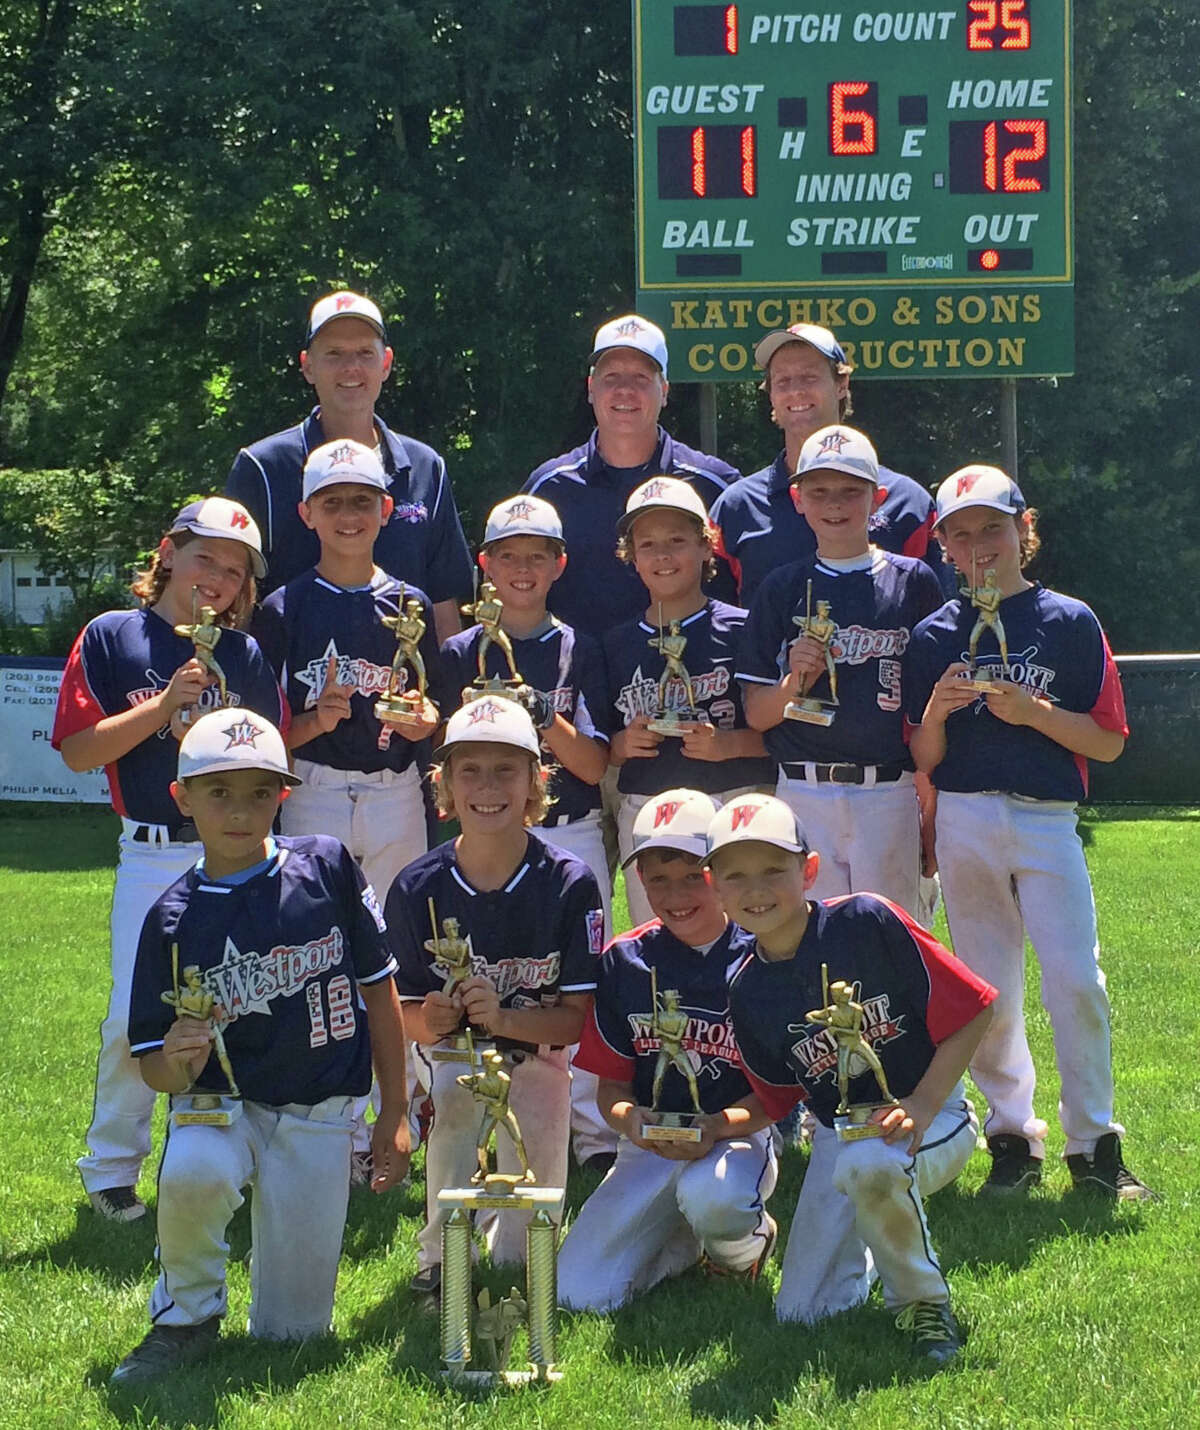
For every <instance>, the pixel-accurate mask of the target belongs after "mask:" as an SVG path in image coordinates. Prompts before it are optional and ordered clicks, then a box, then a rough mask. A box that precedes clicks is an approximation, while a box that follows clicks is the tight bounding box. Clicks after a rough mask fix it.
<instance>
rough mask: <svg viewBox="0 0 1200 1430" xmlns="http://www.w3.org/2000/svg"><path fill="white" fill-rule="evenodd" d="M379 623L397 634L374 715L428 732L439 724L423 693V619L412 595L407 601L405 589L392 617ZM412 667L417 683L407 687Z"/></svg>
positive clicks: (427, 698)
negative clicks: (384, 688)
mask: <svg viewBox="0 0 1200 1430" xmlns="http://www.w3.org/2000/svg"><path fill="white" fill-rule="evenodd" d="M381 624H382V625H385V626H387V627H388V628H389V630H392V631H394V632H395V634H396V654H395V656H394V658H393V660H392V673H391V675H390V677H389V678H388V688H387V694H386V695H384V696H381V697H380V699H379V700H377V701H376V702H375V715H376V718H377V719H378V720H380V721H381V722H382V723H383V724H384V725H424V726H427V727H428V728H429V729H430V730H432V729H433V728H434V726H436V724H437V722H438V711H437V706H436V705H434V703H433V702H432V701H431V700H430V699H429V697H428V695H427V694H426V693H425V692H426V675H425V661H424V658H423V657H422V655H421V649H420V647H421V642H422V641H423V640H424V639H425V617H424V615H423V614H422V611H421V603H420V601H418V600H417V599H416V597H415V596H410V597H409V598H408V599H407V600H405V597H404V587H403V586H401V588H400V599H399V601H398V602H397V605H396V614H395V615H394V616H383V617H382V618H381ZM406 665H407V666H411V667H412V671H413V675H414V676H415V677H416V684H415V685H414V686H412V687H411V689H410V688H409V686H408V677H407V675H406V673H405V669H404V668H405V666H406Z"/></svg>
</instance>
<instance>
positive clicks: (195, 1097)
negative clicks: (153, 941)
mask: <svg viewBox="0 0 1200 1430" xmlns="http://www.w3.org/2000/svg"><path fill="white" fill-rule="evenodd" d="M162 1001H163V1002H164V1003H167V1004H169V1005H170V1006H171V1007H172V1008H174V1009H175V1013H176V1016H177V1017H180V1018H197V1019H199V1021H200V1022H202V1023H207V1024H208V1026H209V1028H210V1030H211V1032H212V1041H213V1051H214V1052H215V1053H216V1055H217V1061H218V1062H219V1063H220V1065H221V1071H222V1072H223V1073H224V1074H225V1077H226V1080H227V1081H228V1083H229V1094H228V1096H225V1095H224V1094H222V1093H219V1092H185V1093H177V1094H176V1095H175V1096H174V1097H173V1098H172V1099H171V1121H172V1122H173V1123H174V1124H175V1125H176V1127H189V1126H206V1127H229V1126H231V1125H232V1124H233V1123H234V1122H236V1121H237V1119H238V1118H239V1117H240V1116H241V1113H242V1103H241V1096H242V1094H241V1093H240V1092H239V1091H238V1085H237V1082H236V1080H235V1078H234V1076H233V1064H232V1063H231V1062H230V1061H229V1053H228V1051H227V1050H226V1047H225V1038H224V1035H223V1034H222V1032H221V1022H220V1019H219V1017H218V1011H219V1005H218V1003H217V1000H216V999H215V998H214V997H213V995H212V994H211V993H210V992H209V991H208V989H207V988H205V986H204V984H203V983H202V982H201V981H200V968H199V965H197V964H194V963H189V964H188V966H187V967H186V968H185V969H184V970H183V987H182V988H181V987H180V986H179V945H178V944H177V943H173V944H172V945H171V987H170V988H168V989H167V990H166V991H165V992H164V993H163V995H162Z"/></svg>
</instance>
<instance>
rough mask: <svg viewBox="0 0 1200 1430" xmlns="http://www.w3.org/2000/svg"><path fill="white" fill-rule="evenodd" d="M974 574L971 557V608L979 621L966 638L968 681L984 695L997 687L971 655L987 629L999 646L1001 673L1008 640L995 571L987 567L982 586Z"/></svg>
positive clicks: (1005, 667) (1004, 667)
mask: <svg viewBox="0 0 1200 1430" xmlns="http://www.w3.org/2000/svg"><path fill="white" fill-rule="evenodd" d="M976 578H977V573H976V570H975V556H974V553H972V555H971V605H972V606H974V608H975V609H976V610H977V611H978V612H979V618H978V619H977V620H976V622H975V624H974V626H973V627H972V628H971V635H970V639H969V640H968V641H967V656H968V662H969V664H970V666H971V679H972V680H973V681H974V682H975V689H976V690H978V691H980V692H982V693H983V694H986V693H987V692H988V691H989V690H998V689H999V688H1000V687H999V686H998V685H996V683H995V682H994V681H992V680H989V679H988V674H987V671H986V669H983V668H981V667H979V666H977V665H976V663H975V652H976V651H977V650H978V649H979V638H980V636H982V635H983V633H984V631H987V630H990V631H991V632H992V634H993V635H994V636H995V637H996V641H997V643H998V644H999V646H1000V659H1001V661H1002V665H1001V673H1003V672H1004V671H1006V670H1007V669H1008V638H1007V637H1006V636H1005V634H1004V622H1003V621H1002V620H1001V619H1000V602H1001V601H1002V600H1003V599H1004V597H1003V595H1002V594H1001V592H1000V587H999V586H998V585H997V584H996V572H995V569H994V568H992V567H989V568H988V569H987V570H986V571H985V572H984V573H983V585H982V586H980V585H977V584H976Z"/></svg>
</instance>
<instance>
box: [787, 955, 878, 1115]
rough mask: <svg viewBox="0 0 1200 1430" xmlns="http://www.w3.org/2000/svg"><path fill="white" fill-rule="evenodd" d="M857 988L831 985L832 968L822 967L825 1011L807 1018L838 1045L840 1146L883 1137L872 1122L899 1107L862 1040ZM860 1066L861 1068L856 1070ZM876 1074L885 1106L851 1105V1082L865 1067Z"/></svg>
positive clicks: (816, 1011) (817, 1010) (873, 1054)
mask: <svg viewBox="0 0 1200 1430" xmlns="http://www.w3.org/2000/svg"><path fill="white" fill-rule="evenodd" d="M856 987H857V985H856V984H853V983H844V982H842V980H841V979H838V980H837V981H836V982H835V983H832V984H831V983H830V982H829V965H828V964H826V963H823V964H822V965H821V996H822V997H823V998H824V1000H825V1006H824V1007H823V1008H814V1009H813V1010H812V1011H811V1012H809V1013H806V1014H805V1015H804V1016H805V1018H806V1020H807V1021H808V1022H810V1023H819V1024H820V1025H821V1026H822V1027H823V1028H828V1029H829V1031H830V1032H831V1033H832V1034H833V1037H834V1041H835V1042H836V1043H837V1085H838V1105H837V1111H836V1112H835V1113H834V1118H833V1126H834V1130H835V1131H836V1133H837V1136H838V1140H839V1141H841V1142H858V1141H861V1140H862V1139H863V1138H865V1137H882V1136H883V1128H882V1127H880V1125H879V1124H878V1123H877V1122H874V1121H872V1117H873V1115H874V1114H875V1113H876V1112H879V1111H882V1110H884V1109H886V1108H889V1107H896V1106H898V1103H897V1101H896V1099H895V1098H894V1097H893V1096H892V1093H891V1089H890V1088H889V1087H888V1085H887V1077H886V1075H885V1074H884V1071H883V1064H882V1063H881V1062H880V1061H879V1056H878V1054H877V1053H876V1052H875V1049H874V1048H873V1047H872V1046H871V1044H870V1043H868V1042H867V1040H866V1038H864V1037H863V1021H864V1016H865V1015H864V1009H863V1005H862V1004H861V1003H857V1002H855V1000H854V994H855V991H856ZM856 1063H858V1064H859V1066H857V1067H856V1066H855V1064H856ZM864 1064H865V1066H866V1067H867V1068H869V1069H870V1070H871V1072H873V1073H874V1074H875V1081H876V1083H877V1084H878V1085H879V1091H880V1092H881V1093H883V1096H884V1101H882V1102H858V1103H853V1104H852V1103H851V1102H850V1097H849V1088H850V1079H851V1078H852V1077H857V1076H858V1074H859V1073H860V1072H861V1071H863V1066H862V1065H864Z"/></svg>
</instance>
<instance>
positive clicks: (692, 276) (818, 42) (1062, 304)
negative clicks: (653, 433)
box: [634, 0, 1073, 379]
mask: <svg viewBox="0 0 1200 1430" xmlns="http://www.w3.org/2000/svg"><path fill="white" fill-rule="evenodd" d="M1070 80H1071V75H1070V0H953V3H950V4H946V5H944V6H943V7H942V8H939V9H933V8H930V9H912V10H905V9H899V8H896V7H895V6H890V7H886V8H884V7H879V6H872V5H870V4H867V3H863V0H859V3H855V4H850V5H830V6H829V7H827V8H826V9H824V10H815V11H811V12H810V11H791V10H785V9H783V8H782V7H779V6H775V7H770V6H766V5H742V4H731V5H677V4H671V3H669V2H668V0H634V86H635V102H636V108H637V126H636V130H637V145H636V163H637V290H638V308H639V311H641V312H643V313H645V314H646V315H647V316H649V317H652V318H654V319H655V320H656V321H658V322H660V323H662V325H663V327H664V328H665V329H666V331H667V334H668V341H669V343H670V346H671V352H672V361H673V363H674V364H675V367H676V371H677V373H678V374H679V375H680V376H684V375H686V376H690V377H693V378H701V379H705V378H707V379H721V378H736V377H746V376H750V375H751V371H750V370H748V367H747V363H746V360H745V358H744V356H743V354H744V353H745V352H748V351H749V350H750V349H752V348H753V345H754V342H755V341H756V340H757V338H758V337H760V336H761V335H762V332H763V331H766V330H767V329H769V328H771V327H778V326H788V325H789V324H790V323H791V322H799V321H813V322H823V323H824V324H825V325H826V326H829V327H832V328H834V329H835V330H836V331H837V333H838V336H839V338H841V339H842V340H843V342H847V341H849V342H851V343H854V344H855V345H856V347H858V348H859V349H860V350H861V351H860V354H859V356H858V357H857V358H856V367H857V369H858V371H859V373H860V374H861V375H862V376H868V377H869V376H872V375H875V376H895V375H904V376H921V375H927V376H935V375H936V376H939V377H941V376H946V377H950V376H980V375H984V374H991V373H1000V374H1002V375H1007V376H1022V375H1033V374H1044V373H1051V372H1055V373H1062V372H1069V371H1070V370H1071V367H1072V363H1073V342H1072V328H1073V309H1072V300H1073V251H1072V231H1071V224H1072V188H1071V84H1070ZM972 299H978V301H972ZM997 299H999V300H1000V301H996V300H997ZM964 300H965V301H964ZM981 305H982V308H981ZM760 309H761V310H762V311H761V312H760V311H759V310H760ZM981 310H982V314H983V316H982V317H981V316H978V315H979V313H980V312H981ZM700 333H706V334H709V336H708V337H705V338H699V337H696V336H694V335H696V334H700ZM864 344H868V345H869V346H863V345H864ZM922 344H924V346H922ZM939 344H940V345H939ZM880 345H882V346H880ZM693 347H696V351H695V352H693V351H692V348H693ZM739 347H740V349H741V353H739V351H738V348H739Z"/></svg>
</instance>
